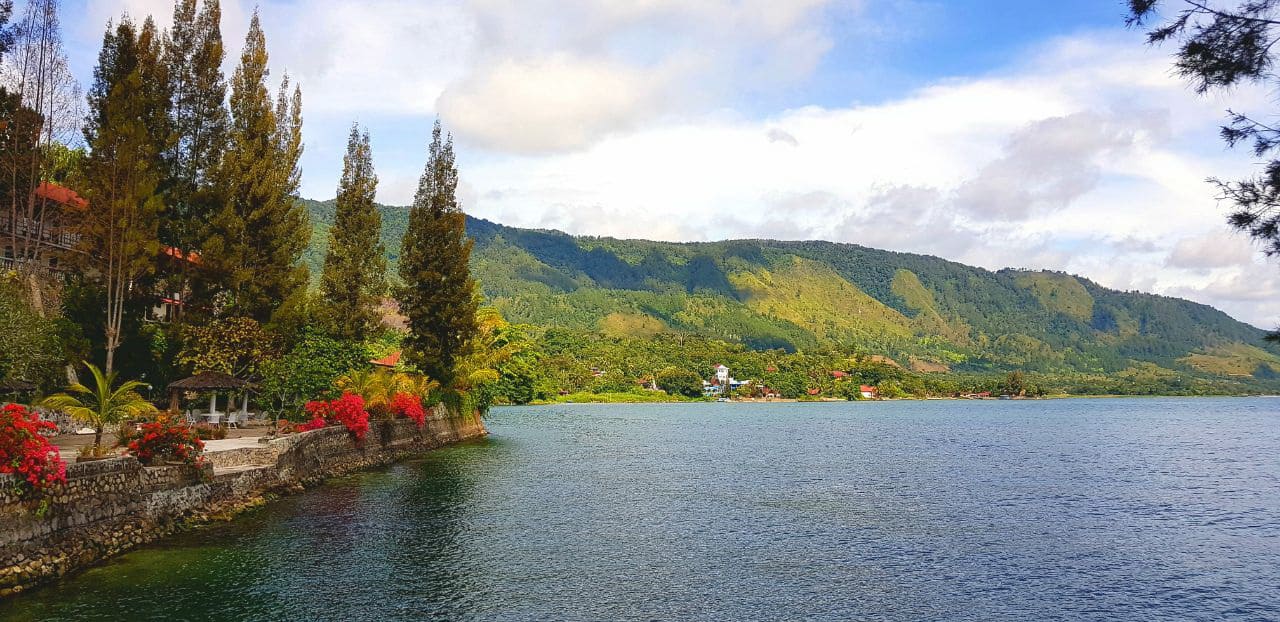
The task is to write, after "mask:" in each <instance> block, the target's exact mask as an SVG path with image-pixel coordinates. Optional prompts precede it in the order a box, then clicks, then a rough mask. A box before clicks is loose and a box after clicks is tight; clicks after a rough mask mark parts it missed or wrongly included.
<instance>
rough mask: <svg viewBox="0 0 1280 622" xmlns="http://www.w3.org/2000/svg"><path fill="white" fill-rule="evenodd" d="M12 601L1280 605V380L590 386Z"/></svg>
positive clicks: (453, 612) (365, 616)
mask: <svg viewBox="0 0 1280 622" xmlns="http://www.w3.org/2000/svg"><path fill="white" fill-rule="evenodd" d="M489 426H490V429H491V431H492V433H493V434H492V436H491V437H490V438H489V439H487V440H485V441H482V442H478V443H474V444H470V445H465V446H460V447H454V448H449V449H446V450H442V451H438V452H435V453H432V454H430V455H428V456H426V457H425V458H424V459H421V460H418V461H415V462H410V463H404V464H400V465H397V466H395V467H392V468H390V469H387V470H384V471H380V472H374V473H366V474H362V475H359V476H354V477H349V478H344V479H340V480H335V481H333V482H331V483H330V484H329V485H327V486H325V487H323V488H320V489H316V490H313V491H309V492H307V493H306V494H303V495H298V496H295V497H291V498H287V499H284V500H281V501H279V502H277V503H275V504H272V505H270V506H268V507H267V508H264V509H261V510H259V511H256V512H254V513H252V514H249V515H247V516H244V517H242V518H241V519H239V520H236V521H234V522H232V523H229V524H224V525H219V526H216V527H212V528H208V529H202V530H199V531H195V532H191V533H187V534H183V535H180V536H178V537H175V538H172V539H170V540H166V541H165V542H164V543H162V544H159V545H155V546H150V547H147V548H144V549H141V550H138V551H134V552H131V553H129V554H127V555H123V556H121V557H119V558H116V559H114V560H112V561H110V562H108V563H106V564H104V565H102V566H99V567H97V568H93V569H91V570H89V571H87V572H84V573H82V574H79V575H77V576H76V577H73V578H71V579H69V580H66V581H64V582H62V583H60V584H56V585H52V586H49V587H47V588H44V589H41V590H38V591H37V592H35V593H32V594H28V595H24V596H22V597H20V598H17V599H11V600H9V601H8V602H5V603H3V604H0V619H12V620H340V621H356V620H419V619H464V620H472V619H474V620H488V619H502V620H547V619H572V620H618V619H627V620H654V619H671V620H688V619H699V620H748V619H758V620H784V619H787V620H789V619H825V620H849V619H894V620H914V619H968V620H992V619H1007V620H1030V619H1038V620H1044V619H1069V620H1075V619H1087V620H1100V619H1116V620H1155V619H1203V620H1218V619H1256V620H1265V619H1277V618H1280V587H1278V586H1280V400H1276V399H1196V400H1177V399H1150V400H1128V399H1126V400H1070V401H1052V402H927V403H921V402H915V403H911V402H899V403H852V404H803V405H801V404H772V405H736V404H697V405H640V406H619V405H607V406H605V405H601V406H594V405H584V406H563V407H545V408H522V409H499V410H497V411H495V412H494V413H492V415H491V417H490V419H489Z"/></svg>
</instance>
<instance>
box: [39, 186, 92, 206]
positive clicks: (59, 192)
mask: <svg viewBox="0 0 1280 622" xmlns="http://www.w3.org/2000/svg"><path fill="white" fill-rule="evenodd" d="M36 196H38V197H40V198H42V199H48V200H50V201H53V202H54V203H61V204H63V205H70V206H71V207H76V208H79V209H85V208H86V207H89V202H88V201H86V200H84V198H83V197H81V196H80V195H78V194H76V191H75V190H72V189H70V188H68V187H66V186H60V185H58V184H55V183H53V182H48V181H42V182H40V185H39V186H37V187H36Z"/></svg>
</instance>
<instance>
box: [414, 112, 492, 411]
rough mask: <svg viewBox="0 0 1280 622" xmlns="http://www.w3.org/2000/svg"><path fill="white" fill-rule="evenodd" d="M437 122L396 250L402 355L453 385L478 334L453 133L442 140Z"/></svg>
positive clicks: (476, 300)
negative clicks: (404, 328) (404, 321)
mask: <svg viewBox="0 0 1280 622" xmlns="http://www.w3.org/2000/svg"><path fill="white" fill-rule="evenodd" d="M440 133H441V132H440V122H439V121H438V120H437V121H436V124H435V128H434V129H433V130H432V133H431V147H430V149H429V153H428V160H427V166H426V170H424V171H423V172H422V177H421V178H420V179H419V181H418V192H417V194H416V195H414V198H413V207H411V208H410V210H409V225H408V229H407V230H406V231H405V235H404V240H403V242H402V243H401V248H400V278H401V279H402V280H403V281H404V286H403V287H401V288H399V290H398V292H397V293H398V295H397V298H398V299H399V302H400V311H401V312H402V313H404V314H405V316H407V317H408V318H409V336H408V337H407V338H406V339H405V342H404V343H405V346H406V350H407V352H406V357H407V359H408V360H409V362H411V363H413V364H414V365H416V366H418V368H419V369H421V370H423V371H424V372H426V373H427V374H428V375H429V376H430V377H432V378H434V379H436V380H438V381H440V384H441V385H442V386H446V387H448V386H451V385H452V384H453V381H454V372H455V367H456V365H457V363H458V362H459V361H460V360H461V359H462V358H463V357H465V356H466V355H467V354H468V353H469V351H470V348H471V347H472V340H473V338H474V336H475V334H476V332H477V329H478V327H477V322H476V308H477V306H478V302H479V301H478V295H477V292H476V283H475V281H474V280H472V278H471V271H470V267H469V265H468V262H469V261H470V259H471V246H472V244H473V241H472V240H471V239H470V238H468V237H467V232H466V216H464V215H463V213H462V209H461V208H460V207H459V206H458V201H457V197H456V195H455V192H456V190H457V187H458V170H457V168H456V167H455V165H454V156H453V137H452V136H449V137H448V139H447V140H444V141H442V140H441V135H440Z"/></svg>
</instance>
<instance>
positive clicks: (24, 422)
mask: <svg viewBox="0 0 1280 622" xmlns="http://www.w3.org/2000/svg"><path fill="white" fill-rule="evenodd" d="M57 428H58V427H57V426H56V425H54V424H52V423H50V422H48V421H41V420H40V416H39V415H37V414H36V413H33V412H29V411H28V410H27V409H26V408H25V407H23V406H19V405H17V404H9V405H7V406H5V407H4V408H3V409H0V473H16V474H17V475H18V477H21V478H22V480H23V481H24V482H25V483H26V484H27V485H28V486H30V487H31V489H32V490H40V489H43V488H45V487H48V486H52V485H54V484H65V483H66V481H67V465H66V463H65V462H63V461H62V458H61V457H60V456H59V455H58V448H57V447H54V446H53V443H50V442H49V439H47V438H45V437H44V436H43V435H41V432H43V431H46V430H47V431H49V432H57Z"/></svg>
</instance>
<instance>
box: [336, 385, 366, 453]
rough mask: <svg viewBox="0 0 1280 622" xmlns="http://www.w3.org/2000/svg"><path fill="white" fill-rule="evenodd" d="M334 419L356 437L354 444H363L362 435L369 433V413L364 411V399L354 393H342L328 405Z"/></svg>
mask: <svg viewBox="0 0 1280 622" xmlns="http://www.w3.org/2000/svg"><path fill="white" fill-rule="evenodd" d="M329 408H330V410H331V411H332V412H333V417H334V419H337V420H338V422H339V423H341V424H342V425H345V426H347V430H349V431H350V432H351V434H353V435H354V436H355V437H356V443H363V442H364V435H365V434H366V433H368V432H369V411H367V410H365V409H364V398H363V397H360V396H359V395H356V394H355V393H343V394H342V397H340V398H338V399H336V400H333V402H332V403H330V404H329Z"/></svg>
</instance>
